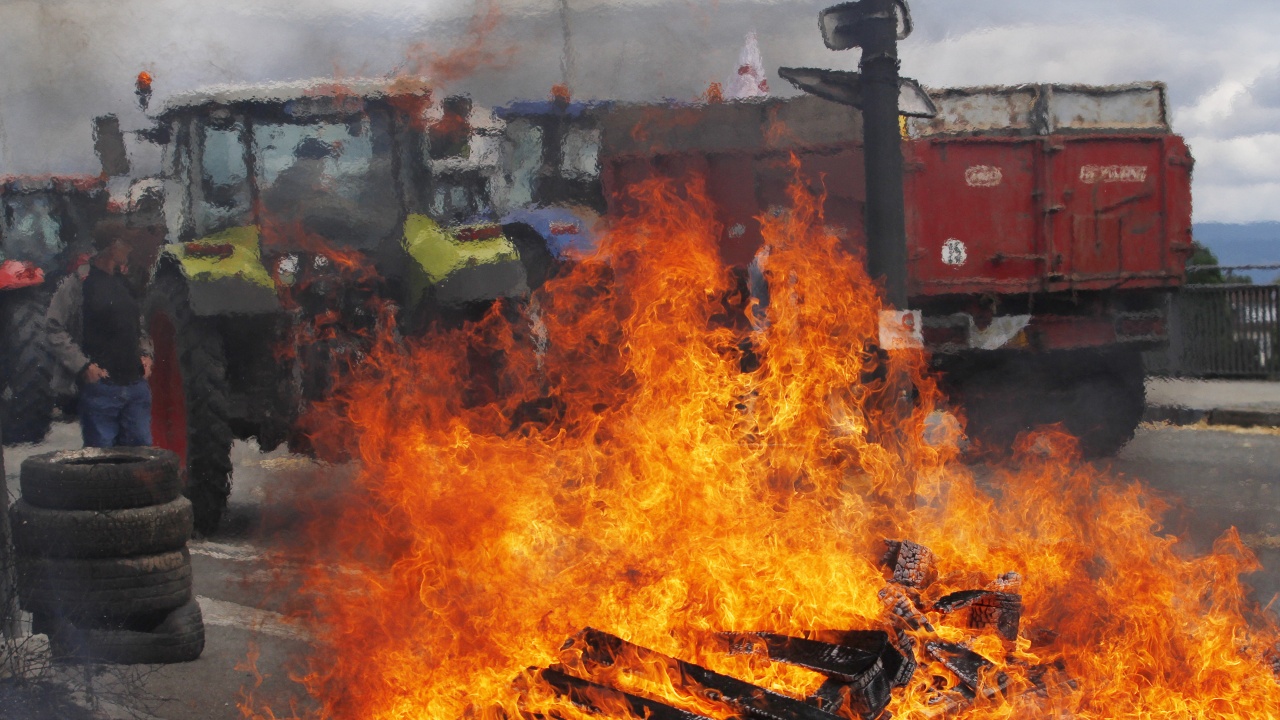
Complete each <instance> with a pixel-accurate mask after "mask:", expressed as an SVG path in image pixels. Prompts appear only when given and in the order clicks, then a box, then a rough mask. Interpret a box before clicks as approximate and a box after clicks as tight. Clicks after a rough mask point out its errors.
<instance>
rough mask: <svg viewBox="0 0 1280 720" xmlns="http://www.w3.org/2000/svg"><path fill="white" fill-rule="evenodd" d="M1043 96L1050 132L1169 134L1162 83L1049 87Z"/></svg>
mask: <svg viewBox="0 0 1280 720" xmlns="http://www.w3.org/2000/svg"><path fill="white" fill-rule="evenodd" d="M1044 95H1045V97H1046V99H1047V101H1046V110H1045V112H1046V114H1047V119H1048V127H1049V131H1050V132H1068V131H1094V132H1103V131H1139V132H1150V133H1167V132H1169V114H1168V110H1167V108H1166V104H1165V103H1166V100H1165V86H1164V84H1163V83H1143V84H1135V85H1117V86H1109V87H1096V86H1091V85H1050V86H1048V87H1047V92H1045V93H1044Z"/></svg>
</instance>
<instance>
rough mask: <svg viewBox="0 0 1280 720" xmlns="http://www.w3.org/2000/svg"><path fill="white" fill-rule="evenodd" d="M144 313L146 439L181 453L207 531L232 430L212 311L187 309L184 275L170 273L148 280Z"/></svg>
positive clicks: (213, 520) (227, 470) (224, 486)
mask: <svg viewBox="0 0 1280 720" xmlns="http://www.w3.org/2000/svg"><path fill="white" fill-rule="evenodd" d="M146 315H147V319H148V323H149V327H150V332H151V341H152V343H153V344H154V345H155V364H154V367H153V368H152V371H151V406H152V413H151V433H152V436H153V441H154V442H155V443H156V445H158V446H160V447H162V448H165V449H166V450H172V451H174V452H176V453H177V454H178V456H179V457H180V458H182V461H183V464H184V466H185V467H186V489H185V490H184V494H185V495H186V496H187V497H188V498H190V500H191V505H192V507H193V509H194V511H195V528H196V530H197V531H198V532H200V533H201V534H204V535H211V534H213V533H214V532H215V531H216V530H217V529H218V523H219V522H220V521H221V520H222V514H223V512H224V511H225V510H226V508H227V497H228V496H229V495H230V494H231V442H232V440H233V439H234V435H233V433H232V430H231V424H230V421H229V416H230V408H229V403H228V395H229V391H228V386H227V362H226V356H225V355H224V353H223V347H222V336H221V335H220V334H219V333H218V331H217V328H216V327H214V323H213V321H212V319H209V318H202V317H198V316H196V315H195V313H193V312H192V310H191V305H190V303H189V301H188V295H187V288H186V283H185V281H184V280H183V279H182V278H180V277H178V276H176V275H174V274H170V273H161V274H158V275H157V277H156V278H155V280H154V281H153V282H152V284H151V290H150V292H149V293H148V295H147V305H146Z"/></svg>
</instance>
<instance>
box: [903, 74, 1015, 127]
mask: <svg viewBox="0 0 1280 720" xmlns="http://www.w3.org/2000/svg"><path fill="white" fill-rule="evenodd" d="M1040 93H1041V86H1039V85H1011V86H1005V87H981V88H947V89H944V90H930V91H929V95H930V97H932V98H933V101H934V103H935V104H937V106H938V115H937V117H934V118H912V119H910V120H908V127H909V128H910V130H911V134H912V135H916V136H920V135H949V134H962V133H997V134H1004V135H1009V134H1021V135H1034V134H1038V133H1039V128H1037V127H1035V126H1034V122H1035V119H1036V114H1035V110H1036V104H1037V102H1039V100H1040Z"/></svg>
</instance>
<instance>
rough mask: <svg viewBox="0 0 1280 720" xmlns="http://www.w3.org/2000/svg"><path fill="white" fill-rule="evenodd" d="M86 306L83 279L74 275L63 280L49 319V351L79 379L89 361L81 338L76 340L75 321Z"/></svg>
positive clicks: (47, 317) (50, 306)
mask: <svg viewBox="0 0 1280 720" xmlns="http://www.w3.org/2000/svg"><path fill="white" fill-rule="evenodd" d="M83 304H84V295H83V288H82V287H81V280H80V278H78V277H76V276H74V275H71V276H69V277H66V278H63V280H62V282H61V283H59V284H58V289H57V291H56V292H54V294H53V300H52V301H51V302H50V303H49V311H48V312H47V313H46V315H45V317H46V319H47V322H48V331H49V348H50V350H51V351H52V353H53V356H54V358H56V359H57V361H58V362H59V363H60V364H61V365H62V366H63V367H64V368H66V370H67V371H68V372H69V373H70V374H71V375H72V376H73V377H75V376H78V375H79V374H80V373H81V372H83V371H84V369H85V368H87V367H88V366H89V358H88V356H86V355H85V354H84V351H83V350H81V349H80V342H79V341H80V338H78V337H74V336H73V325H74V321H73V318H74V317H75V316H76V314H77V312H78V310H79V308H80V307H81V306H83Z"/></svg>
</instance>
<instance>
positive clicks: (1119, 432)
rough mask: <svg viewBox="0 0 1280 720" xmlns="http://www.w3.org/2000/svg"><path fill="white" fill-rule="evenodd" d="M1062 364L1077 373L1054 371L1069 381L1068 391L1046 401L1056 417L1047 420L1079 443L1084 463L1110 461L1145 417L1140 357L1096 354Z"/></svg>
mask: <svg viewBox="0 0 1280 720" xmlns="http://www.w3.org/2000/svg"><path fill="white" fill-rule="evenodd" d="M1066 361H1067V362H1070V363H1072V364H1073V365H1074V366H1075V367H1077V368H1080V369H1079V370H1077V371H1076V372H1075V373H1069V372H1067V371H1066V370H1065V368H1062V367H1059V368H1056V370H1057V374H1059V375H1060V376H1066V377H1069V378H1071V380H1072V385H1071V386H1070V387H1068V388H1066V389H1063V390H1061V391H1060V393H1059V394H1056V395H1054V396H1052V397H1051V398H1050V402H1049V403H1047V404H1046V409H1047V411H1049V412H1053V413H1056V415H1055V416H1053V418H1052V419H1054V420H1055V421H1059V420H1060V421H1061V422H1062V424H1063V425H1064V426H1065V427H1066V428H1067V430H1068V431H1069V432H1070V433H1071V434H1072V435H1075V436H1076V437H1077V438H1079V439H1080V452H1081V454H1082V455H1084V456H1085V457H1087V458H1101V457H1110V456H1112V455H1115V454H1116V453H1117V452H1119V451H1120V449H1121V448H1123V447H1124V446H1125V444H1127V443H1128V442H1129V441H1130V440H1132V439H1133V435H1134V432H1135V431H1136V430H1137V429H1138V425H1139V423H1141V422H1142V416H1143V413H1145V412H1146V405H1147V403H1146V382H1145V380H1146V378H1145V373H1144V372H1143V367H1142V355H1141V353H1139V352H1137V351H1127V350H1109V351H1103V350H1096V351H1089V352H1085V353H1082V354H1080V355H1077V356H1074V357H1070V358H1067V359H1066ZM1089 368H1092V370H1091V371H1090V370H1089Z"/></svg>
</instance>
